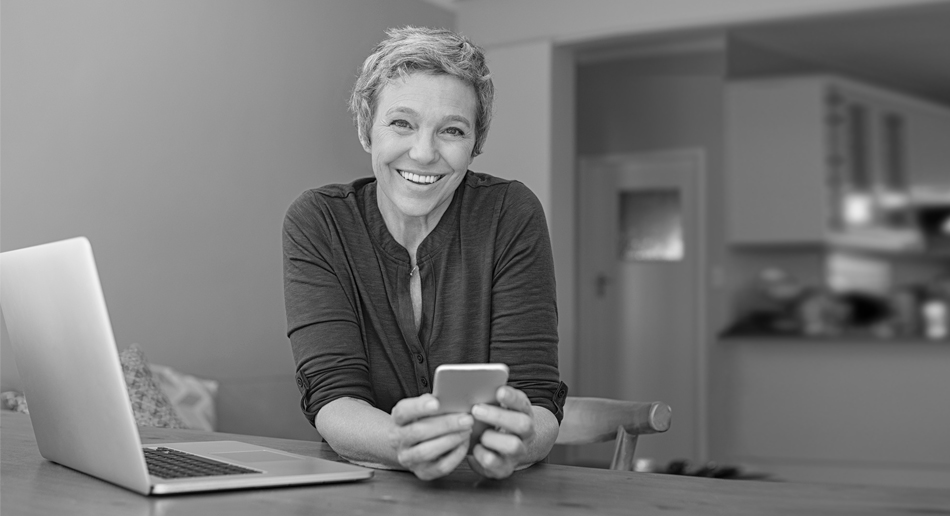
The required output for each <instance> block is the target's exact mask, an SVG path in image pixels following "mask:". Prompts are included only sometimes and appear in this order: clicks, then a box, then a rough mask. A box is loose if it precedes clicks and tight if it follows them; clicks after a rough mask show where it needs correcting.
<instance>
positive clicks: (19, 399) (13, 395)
mask: <svg viewBox="0 0 950 516" xmlns="http://www.w3.org/2000/svg"><path fill="white" fill-rule="evenodd" d="M0 408H2V409H3V410H12V411H14V412H21V413H23V414H29V413H30V408H29V407H27V406H26V398H24V397H23V393H21V392H18V391H6V392H4V393H0Z"/></svg>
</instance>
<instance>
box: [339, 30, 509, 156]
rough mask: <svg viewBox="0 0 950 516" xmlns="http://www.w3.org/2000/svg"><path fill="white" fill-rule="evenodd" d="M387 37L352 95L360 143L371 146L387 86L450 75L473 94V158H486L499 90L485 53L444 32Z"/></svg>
mask: <svg viewBox="0 0 950 516" xmlns="http://www.w3.org/2000/svg"><path fill="white" fill-rule="evenodd" d="M386 35H387V36H388V38H386V39H385V40H383V41H382V42H380V43H379V44H378V45H376V48H374V49H373V52H372V53H371V54H370V55H369V57H367V58H366V60H365V61H363V67H362V68H361V69H360V73H359V76H358V77H357V79H356V85H355V86H354V87H353V92H352V94H351V95H350V111H351V112H352V113H353V121H354V123H356V127H357V129H358V130H359V136H360V141H361V142H362V143H363V145H364V146H366V147H367V148H368V147H369V146H370V130H371V128H372V126H373V117H374V116H375V115H376V104H377V101H378V97H379V92H380V91H381V90H382V89H383V86H385V85H386V84H388V83H389V81H391V80H393V79H395V78H396V77H400V78H405V77H407V76H409V75H410V74H412V73H415V72H422V73H429V74H436V75H450V76H452V77H455V78H457V79H460V80H462V81H463V82H465V83H467V84H471V85H472V87H473V88H474V89H475V102H476V104H475V146H474V147H473V148H472V157H473V158H474V157H475V156H478V155H479V154H481V153H482V146H483V145H484V144H485V139H486V138H487V137H488V127H489V125H491V117H492V102H493V101H494V97H495V87H494V85H493V84H492V80H491V73H490V72H489V71H488V66H487V65H486V63H485V52H484V51H483V50H482V49H481V48H479V47H478V46H477V45H475V44H474V43H472V41H471V40H469V39H468V38H466V37H464V36H462V35H460V34H457V33H455V32H452V31H449V30H445V29H430V28H426V27H404V28H401V29H389V30H387V31H386Z"/></svg>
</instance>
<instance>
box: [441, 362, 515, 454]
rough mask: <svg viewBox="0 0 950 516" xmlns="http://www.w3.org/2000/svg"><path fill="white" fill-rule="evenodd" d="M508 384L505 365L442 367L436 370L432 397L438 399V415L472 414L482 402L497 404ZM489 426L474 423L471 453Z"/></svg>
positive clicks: (478, 422)
mask: <svg viewBox="0 0 950 516" xmlns="http://www.w3.org/2000/svg"><path fill="white" fill-rule="evenodd" d="M507 383H508V366H507V365H505V364H442V365H440V366H439V367H437V368H436V369H435V381H434V382H433V386H432V394H433V395H434V396H435V397H436V398H438V399H439V414H452V413H470V412H471V411H472V407H473V406H475V405H476V404H479V403H484V404H486V405H498V400H497V397H496V394H497V392H498V388H499V387H501V386H503V385H505V384H507ZM486 428H488V425H487V424H485V423H483V422H481V421H475V426H474V427H473V428H472V438H471V440H470V441H469V446H468V453H472V448H473V447H474V446H475V443H477V442H479V440H481V438H482V433H483V432H484V431H485V429H486Z"/></svg>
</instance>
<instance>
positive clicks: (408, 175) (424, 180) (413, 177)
mask: <svg viewBox="0 0 950 516" xmlns="http://www.w3.org/2000/svg"><path fill="white" fill-rule="evenodd" d="M399 175H401V176H402V177H403V179H405V180H406V181H411V182H413V183H418V184H421V185H430V184H432V183H434V182H436V181H438V180H439V179H442V178H443V177H445V176H420V175H419V174H413V173H412V172H403V171H402V170H400V171H399Z"/></svg>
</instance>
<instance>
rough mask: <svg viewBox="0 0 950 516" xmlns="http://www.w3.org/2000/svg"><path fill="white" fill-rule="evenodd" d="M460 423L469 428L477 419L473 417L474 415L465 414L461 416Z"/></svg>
mask: <svg viewBox="0 0 950 516" xmlns="http://www.w3.org/2000/svg"><path fill="white" fill-rule="evenodd" d="M459 424H460V425H462V426H463V427H466V428H467V427H470V426H472V425H474V424H475V419H474V418H472V416H470V415H468V414H465V415H463V416H459Z"/></svg>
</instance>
